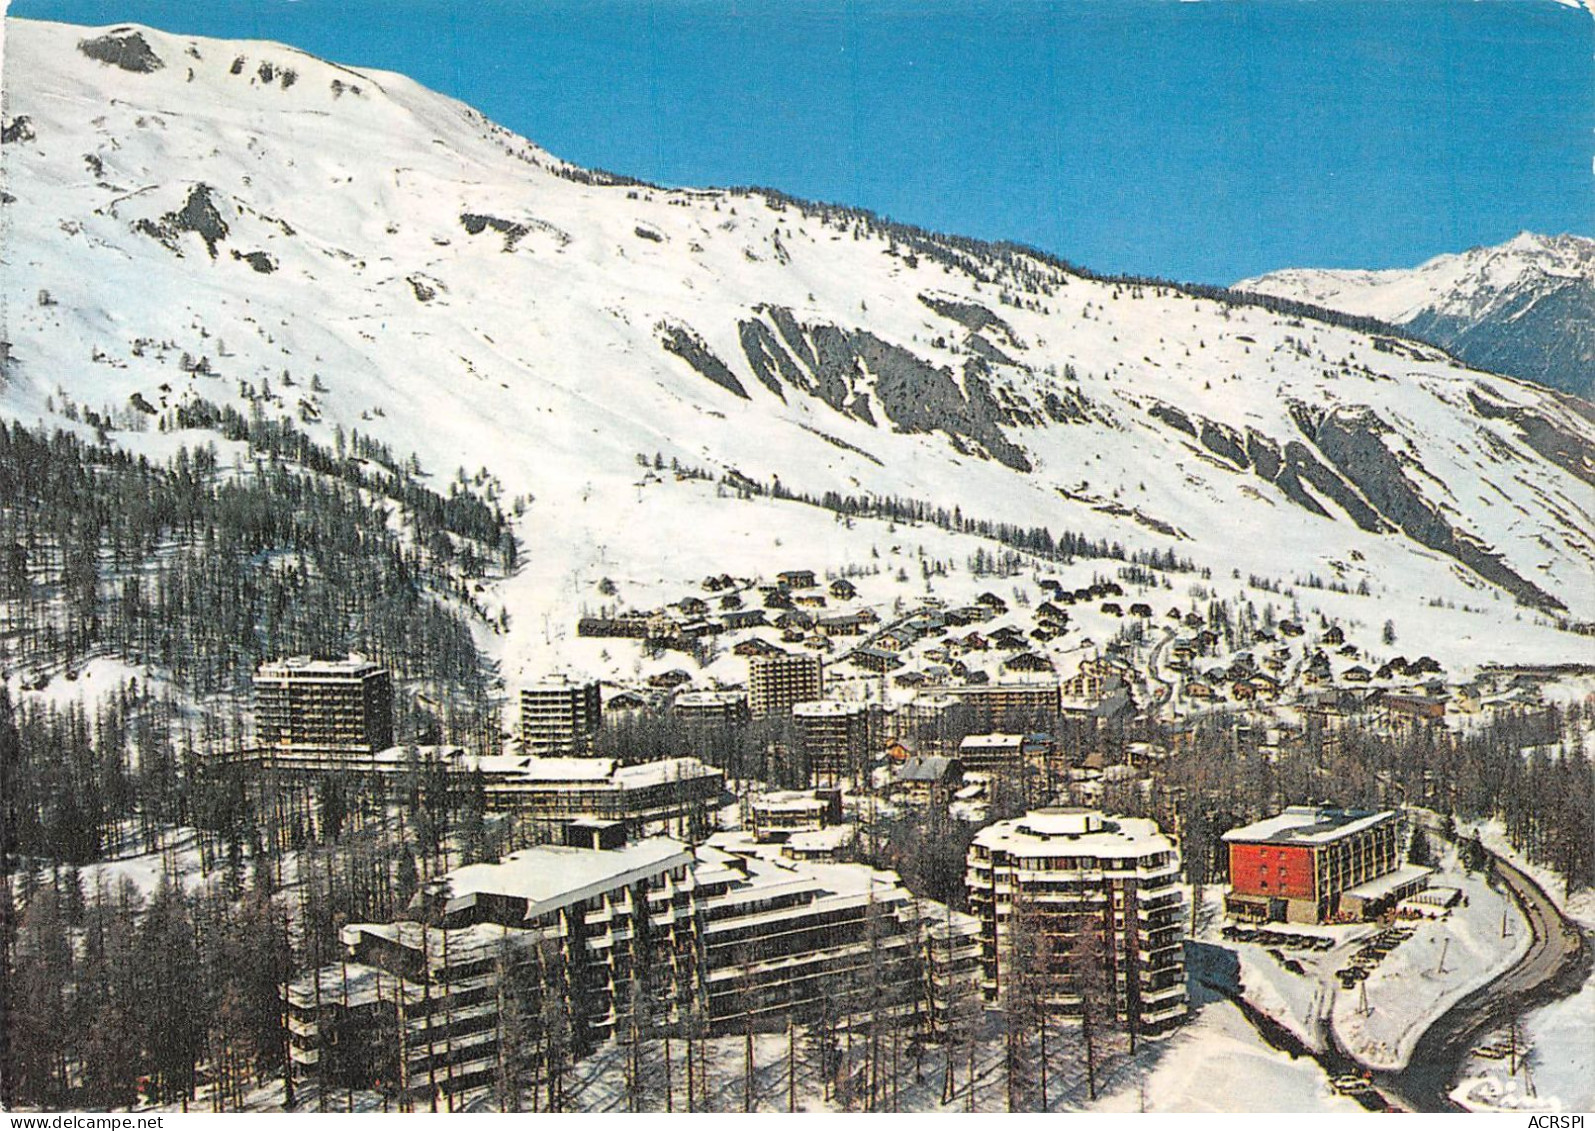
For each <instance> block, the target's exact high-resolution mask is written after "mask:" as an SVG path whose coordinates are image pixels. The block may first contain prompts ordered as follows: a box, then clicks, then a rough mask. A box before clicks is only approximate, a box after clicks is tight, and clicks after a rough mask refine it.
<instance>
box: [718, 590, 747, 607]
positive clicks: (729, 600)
mask: <svg viewBox="0 0 1595 1131" xmlns="http://www.w3.org/2000/svg"><path fill="white" fill-rule="evenodd" d="M720 607H721V608H722V609H740V608H741V607H742V598H741V597H739V596H737V595H736V594H735V593H727V594H726V595H725V596H724V597H721V598H720Z"/></svg>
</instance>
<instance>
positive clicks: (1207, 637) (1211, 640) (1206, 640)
mask: <svg viewBox="0 0 1595 1131" xmlns="http://www.w3.org/2000/svg"><path fill="white" fill-rule="evenodd" d="M1196 646H1197V647H1198V648H1200V649H1201V650H1202V651H1204V652H1206V651H1207V650H1208V649H1209V648H1215V647H1217V646H1218V633H1216V632H1214V631H1213V630H1212V629H1211V628H1204V629H1202V631H1201V632H1198V633H1197V634H1196Z"/></svg>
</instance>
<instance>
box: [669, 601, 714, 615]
mask: <svg viewBox="0 0 1595 1131" xmlns="http://www.w3.org/2000/svg"><path fill="white" fill-rule="evenodd" d="M676 608H678V609H680V610H681V613H682V615H683V616H689V617H701V616H703V614H704V613H706V612H708V611H709V602H707V601H705V600H704V599H703V598H702V597H684V598H682V599H681V600H680V601H679V602H677V604H676Z"/></svg>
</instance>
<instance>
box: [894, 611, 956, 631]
mask: <svg viewBox="0 0 1595 1131" xmlns="http://www.w3.org/2000/svg"><path fill="white" fill-rule="evenodd" d="M903 625H904V627H906V628H910V629H912V630H913V631H915V632H917V633H919V634H920V635H921V636H928V635H929V634H930V633H932V632H940V631H941V630H942V629H944V628H946V627H947V618H946V617H944V616H942V615H941V613H940V612H939V611H936V610H931V609H925V610H922V611H920V612H917V613H915V614H914V615H913V616H911V617H909V618H908V619H907V620H905V621H904V622H903Z"/></svg>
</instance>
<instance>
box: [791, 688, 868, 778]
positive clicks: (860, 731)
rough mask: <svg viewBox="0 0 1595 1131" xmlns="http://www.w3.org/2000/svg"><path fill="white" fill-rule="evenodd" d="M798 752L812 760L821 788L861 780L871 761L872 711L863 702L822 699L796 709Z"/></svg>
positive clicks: (812, 774)
mask: <svg viewBox="0 0 1595 1131" xmlns="http://www.w3.org/2000/svg"><path fill="white" fill-rule="evenodd" d="M792 729H793V731H794V733H795V735H796V738H797V745H798V750H799V751H800V752H801V753H802V754H803V756H804V757H805V758H807V759H808V764H809V777H810V779H811V780H812V781H813V782H814V784H815V785H817V786H836V785H840V784H841V783H842V782H844V781H857V780H859V778H860V776H861V775H862V774H863V773H865V772H866V768H867V766H868V765H869V758H870V718H869V708H868V707H867V706H865V704H863V703H842V702H839V701H837V700H835V699H820V700H816V701H813V702H809V703H796V704H793V706H792Z"/></svg>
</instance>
